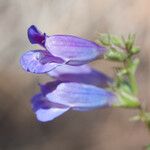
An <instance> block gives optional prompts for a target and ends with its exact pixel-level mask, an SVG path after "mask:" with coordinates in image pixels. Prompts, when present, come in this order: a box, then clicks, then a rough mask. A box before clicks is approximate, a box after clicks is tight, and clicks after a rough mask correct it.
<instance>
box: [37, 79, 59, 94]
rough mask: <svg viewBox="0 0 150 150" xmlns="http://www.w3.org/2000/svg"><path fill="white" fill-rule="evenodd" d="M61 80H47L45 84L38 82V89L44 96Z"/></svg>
mask: <svg viewBox="0 0 150 150" xmlns="http://www.w3.org/2000/svg"><path fill="white" fill-rule="evenodd" d="M60 83H61V81H58V80H56V81H52V82H47V83H46V84H39V86H40V89H41V92H42V94H43V95H44V96H45V95H47V94H48V93H50V92H52V91H53V90H55V89H56V87H57V86H58V84H60Z"/></svg>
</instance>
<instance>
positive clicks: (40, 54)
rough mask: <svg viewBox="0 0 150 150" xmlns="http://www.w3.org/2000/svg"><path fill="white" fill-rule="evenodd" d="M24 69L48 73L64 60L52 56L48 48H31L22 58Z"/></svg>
mask: <svg viewBox="0 0 150 150" xmlns="http://www.w3.org/2000/svg"><path fill="white" fill-rule="evenodd" d="M20 63H21V66H22V68H23V69H24V70H26V71H28V72H31V73H38V74H41V73H46V72H49V71H50V70H53V69H54V68H56V67H57V66H59V65H61V63H63V60H62V59H60V58H57V57H54V56H52V55H51V54H50V53H49V52H48V51H46V50H30V51H27V52H25V53H24V54H23V55H22V57H21V59H20Z"/></svg>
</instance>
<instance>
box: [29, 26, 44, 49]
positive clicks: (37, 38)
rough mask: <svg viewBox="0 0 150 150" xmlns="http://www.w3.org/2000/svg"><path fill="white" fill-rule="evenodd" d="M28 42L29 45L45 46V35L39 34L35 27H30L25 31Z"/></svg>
mask: <svg viewBox="0 0 150 150" xmlns="http://www.w3.org/2000/svg"><path fill="white" fill-rule="evenodd" d="M27 34H28V38H29V41H30V42H31V44H40V45H41V46H44V45H45V37H46V35H45V33H44V34H43V33H41V32H40V31H39V30H38V29H37V27H36V26H34V25H31V26H30V27H29V28H28V31H27Z"/></svg>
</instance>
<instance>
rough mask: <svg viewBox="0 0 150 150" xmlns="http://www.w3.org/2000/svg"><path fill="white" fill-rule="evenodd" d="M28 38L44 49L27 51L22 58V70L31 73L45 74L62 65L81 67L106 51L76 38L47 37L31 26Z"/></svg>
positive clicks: (66, 36)
mask: <svg viewBox="0 0 150 150" xmlns="http://www.w3.org/2000/svg"><path fill="white" fill-rule="evenodd" d="M28 37H29V40H30V42H31V43H32V44H39V45H41V46H43V47H44V48H45V50H30V51H27V52H25V53H24V55H23V56H22V58H21V61H20V62H21V65H22V67H23V69H24V70H26V71H28V72H32V73H46V72H48V71H50V70H53V69H54V68H56V67H57V66H60V65H64V64H68V65H72V66H78V65H83V64H86V63H88V62H91V61H93V60H95V59H97V58H99V57H101V56H103V54H104V53H105V52H106V51H107V50H106V48H105V47H103V46H100V45H98V44H96V43H94V42H92V41H89V40H85V39H83V38H79V37H76V36H72V35H51V36H47V35H46V34H45V33H44V34H42V33H41V32H40V31H39V30H38V29H37V28H36V27H35V26H33V25H32V26H31V27H30V28H29V29H28Z"/></svg>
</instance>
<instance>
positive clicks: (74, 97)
mask: <svg viewBox="0 0 150 150" xmlns="http://www.w3.org/2000/svg"><path fill="white" fill-rule="evenodd" d="M46 97H47V99H48V100H50V101H52V102H55V103H59V104H63V105H66V106H68V107H73V108H75V107H77V108H81V107H83V108H96V107H105V106H111V105H112V103H113V102H114V100H116V97H115V95H114V94H113V93H112V92H109V91H107V90H105V89H102V88H98V87H96V86H92V85H87V84H79V83H73V82H70V83H61V84H59V85H58V86H57V88H56V89H55V90H54V91H53V92H51V93H49V94H47V96H46Z"/></svg>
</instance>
